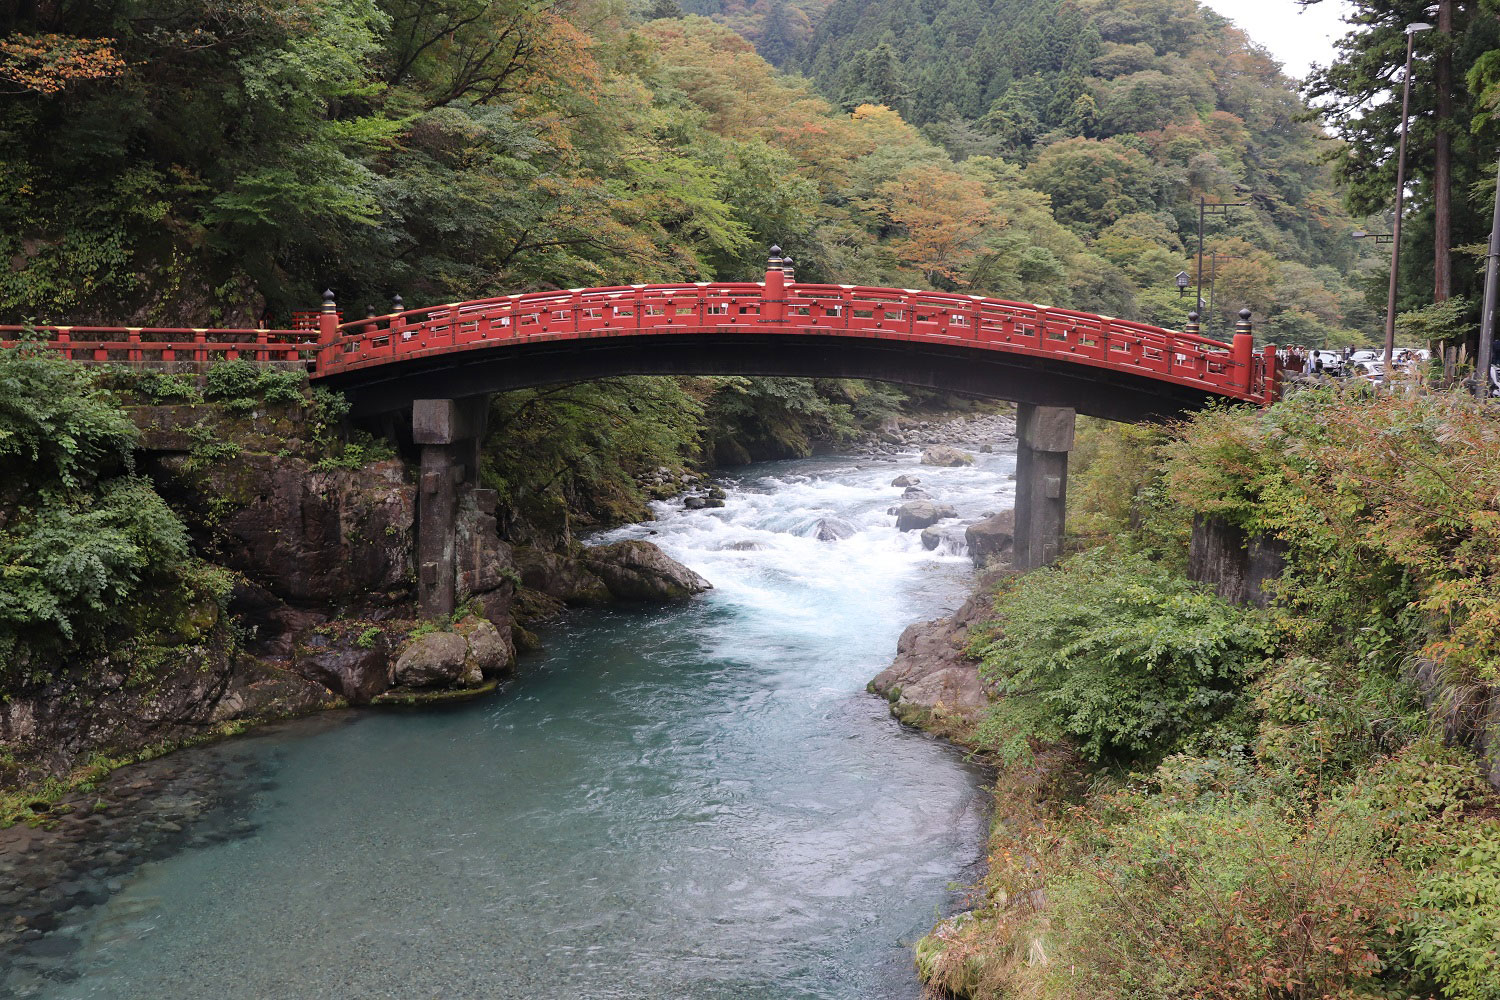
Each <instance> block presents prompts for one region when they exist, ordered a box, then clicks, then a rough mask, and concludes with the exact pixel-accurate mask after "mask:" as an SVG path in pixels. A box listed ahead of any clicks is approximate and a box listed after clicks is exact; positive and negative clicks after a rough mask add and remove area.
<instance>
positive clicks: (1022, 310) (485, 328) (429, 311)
mask: <svg viewBox="0 0 1500 1000" xmlns="http://www.w3.org/2000/svg"><path fill="white" fill-rule="evenodd" d="M730 332H744V333H758V334H772V335H775V334H799V333H818V334H823V335H833V336H840V335H843V336H857V337H861V338H875V339H891V340H919V341H925V342H929V343H952V344H955V345H965V346H973V347H980V348H991V349H995V350H1001V351H1006V352H1009V353H1014V354H1026V355H1032V356H1037V357H1054V358H1065V359H1067V360H1070V361H1074V362H1078V363H1082V364H1087V365H1093V366H1098V367H1104V368H1110V369H1114V370H1123V371H1129V372H1133V373H1138V374H1141V375H1145V376H1149V377H1153V378H1158V379H1164V380H1167V381H1172V382H1177V383H1179V384H1183V385H1189V386H1193V387H1196V388H1202V389H1206V390H1209V391H1212V392H1215V393H1218V394H1222V395H1227V396H1234V397H1237V398H1241V399H1251V400H1256V401H1262V400H1264V399H1266V398H1268V397H1267V392H1268V380H1267V378H1266V371H1267V369H1266V361H1265V359H1264V358H1263V357H1261V356H1251V355H1248V354H1242V355H1241V356H1236V352H1235V350H1234V349H1233V347H1232V345H1230V344H1225V343H1221V342H1219V341H1215V340H1210V339H1208V338H1206V337H1201V336H1197V335H1195V334H1190V333H1182V332H1176V331H1172V330H1165V329H1161V328H1159V327H1153V326H1149V325H1146V324H1143V323H1133V322H1130V321H1128V320H1120V319H1112V318H1110V317H1103V316H1095V315H1092V314H1089V313H1080V312H1074V311H1072V310H1067V309H1054V308H1050V307H1048V306H1039V305H1032V304H1029V303H1023V302H1008V301H1005V300H1001V299H992V298H986V297H983V296H972V295H962V294H946V293H941V292H924V291H915V290H911V289H897V288H873V287H862V286H851V285H821V284H805V283H798V284H794V285H790V286H788V287H786V288H785V289H784V291H782V292H781V293H780V294H779V295H778V296H776V297H774V298H773V297H768V296H767V288H766V286H765V285H762V284H761V283H759V282H742V283H728V282H724V283H713V284H675V285H623V286H616V287H611V288H590V289H571V290H566V291H555V292H536V293H531V294H526V295H511V296H503V297H497V298H492V299H483V300H479V301H475V302H465V303H457V304H452V305H442V306H434V307H430V308H425V309H409V310H406V311H404V312H400V313H394V314H391V315H388V316H377V317H370V318H367V319H361V320H354V321H351V322H348V323H344V324H342V325H341V326H340V327H339V333H338V337H337V339H336V340H335V341H334V342H333V343H332V344H330V345H328V347H327V348H326V352H325V354H324V355H323V357H322V359H321V360H320V363H319V366H318V372H319V374H334V373H336V372H344V371H357V370H360V369H363V368H367V367H370V366H373V365H380V364H386V363H389V362H391V361H395V360H401V359H411V358H420V357H424V356H432V355H437V354H449V353H452V352H455V351H464V350H474V349H482V348H486V347H492V346H498V345H500V344H504V343H513V342H540V341H547V340H557V339H588V338H593V337H612V336H634V335H639V334H651V333H683V334H692V333H730Z"/></svg>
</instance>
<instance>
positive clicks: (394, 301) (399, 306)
mask: <svg viewBox="0 0 1500 1000" xmlns="http://www.w3.org/2000/svg"><path fill="white" fill-rule="evenodd" d="M405 309H406V303H405V302H402V301H401V296H400V294H399V293H398V294H396V295H392V296H391V312H393V313H398V312H403V311H404V310H405Z"/></svg>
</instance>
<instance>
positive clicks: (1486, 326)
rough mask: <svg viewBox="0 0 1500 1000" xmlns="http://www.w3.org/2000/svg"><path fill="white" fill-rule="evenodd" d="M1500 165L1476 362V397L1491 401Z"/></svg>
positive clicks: (1498, 293) (1499, 286)
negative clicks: (1491, 356) (1491, 358)
mask: <svg viewBox="0 0 1500 1000" xmlns="http://www.w3.org/2000/svg"><path fill="white" fill-rule="evenodd" d="M1497 298H1500V165H1497V166H1496V169H1495V216H1494V219H1493V221H1491V223H1490V253H1489V256H1488V257H1487V258H1486V259H1485V262H1484V310H1483V312H1481V313H1480V316H1479V357H1477V358H1475V359H1474V394H1475V395H1477V396H1478V397H1479V398H1480V399H1489V398H1490V355H1491V353H1492V352H1493V350H1494V343H1495V311H1496V309H1497V308H1500V303H1497V302H1496V299H1497Z"/></svg>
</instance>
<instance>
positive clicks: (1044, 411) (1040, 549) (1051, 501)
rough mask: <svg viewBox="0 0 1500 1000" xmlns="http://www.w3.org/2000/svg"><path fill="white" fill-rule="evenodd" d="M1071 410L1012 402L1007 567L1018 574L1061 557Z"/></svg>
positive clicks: (1061, 407) (1070, 449) (1072, 426)
mask: <svg viewBox="0 0 1500 1000" xmlns="http://www.w3.org/2000/svg"><path fill="white" fill-rule="evenodd" d="M1075 420H1076V415H1075V413H1074V411H1073V410H1072V409H1071V408H1069V407H1063V406H1034V405H1032V404H1030V403H1018V404H1016V529H1015V543H1014V544H1015V548H1014V550H1013V555H1012V557H1011V559H1012V565H1013V566H1014V567H1015V568H1016V569H1017V570H1020V571H1021V572H1023V573H1024V572H1025V571H1027V570H1032V569H1036V568H1037V567H1039V566H1050V565H1051V564H1052V563H1054V562H1056V561H1057V560H1058V558H1059V557H1060V556H1061V555H1062V550H1063V531H1064V526H1065V522H1066V519H1067V506H1068V452H1070V451H1072V450H1073V429H1074V423H1075Z"/></svg>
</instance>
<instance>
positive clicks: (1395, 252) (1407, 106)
mask: <svg viewBox="0 0 1500 1000" xmlns="http://www.w3.org/2000/svg"><path fill="white" fill-rule="evenodd" d="M1431 30H1432V25H1430V24H1426V23H1424V22H1422V21H1414V22H1412V23H1411V24H1408V25H1407V26H1406V73H1405V76H1404V78H1403V79H1402V83H1401V148H1400V152H1398V153H1397V154H1396V223H1395V225H1394V226H1393V227H1392V229H1391V287H1390V292H1389V293H1388V294H1387V295H1386V300H1385V371H1386V378H1387V379H1389V378H1390V373H1391V371H1392V367H1391V364H1392V361H1393V356H1394V355H1395V353H1396V273H1397V270H1398V268H1399V267H1400V264H1401V206H1402V204H1403V203H1404V202H1405V200H1406V125H1407V120H1408V119H1409V118H1410V116H1411V57H1412V53H1413V51H1415V49H1416V44H1417V35H1418V34H1419V33H1420V32H1423V31H1431Z"/></svg>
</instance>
